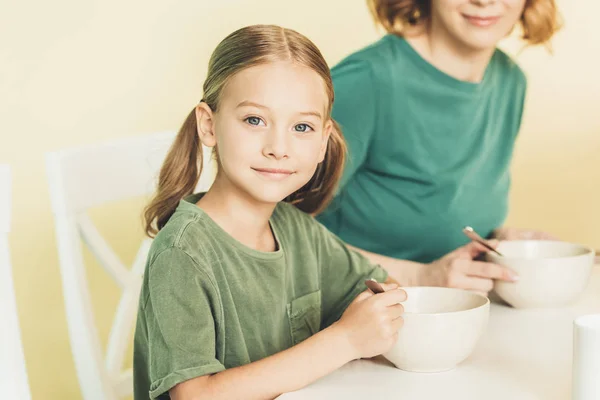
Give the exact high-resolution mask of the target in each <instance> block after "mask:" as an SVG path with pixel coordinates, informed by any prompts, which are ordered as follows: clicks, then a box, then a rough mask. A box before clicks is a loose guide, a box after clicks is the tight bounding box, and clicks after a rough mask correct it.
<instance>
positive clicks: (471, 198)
mask: <svg viewBox="0 0 600 400" xmlns="http://www.w3.org/2000/svg"><path fill="white" fill-rule="evenodd" d="M332 76H333V81H334V88H335V103H334V108H333V117H334V119H336V120H337V121H338V122H339V123H340V124H341V127H342V131H343V134H344V137H345V138H346V141H347V142H348V147H349V160H348V163H347V165H346V170H345V172H344V176H343V179H342V182H341V186H340V190H339V193H338V195H337V197H336V198H335V200H334V202H333V203H332V204H331V205H330V207H329V208H328V209H327V210H326V211H325V213H323V214H321V215H320V216H319V217H318V218H317V219H318V220H319V221H320V222H321V223H323V224H324V225H325V226H327V228H329V229H330V230H331V231H332V232H334V233H336V234H337V235H339V237H340V238H341V239H343V240H344V241H346V242H347V243H349V244H351V245H354V246H357V247H359V248H362V249H365V250H368V251H371V252H375V253H379V254H383V255H387V256H390V257H395V258H399V259H408V260H414V261H419V262H430V261H432V260H435V259H437V258H439V257H440V256H442V255H444V254H446V253H448V252H449V251H451V250H454V249H455V248H457V247H459V246H461V245H463V244H465V243H467V242H468V239H467V238H466V237H465V236H464V235H463V234H462V232H461V230H462V228H463V227H464V226H465V225H470V226H472V227H473V228H474V229H475V230H476V231H478V232H479V233H480V234H482V235H483V236H488V235H489V234H490V233H491V232H492V230H493V229H495V228H497V227H499V226H500V225H502V224H503V222H504V220H505V218H506V214H507V209H508V191H509V185H510V176H509V162H510V160H511V157H512V153H513V145H514V142H515V139H516V136H517V132H518V130H519V126H520V124H521V115H522V111H523V102H524V97H525V90H526V79H525V76H524V74H523V72H522V71H521V70H520V69H519V67H518V66H517V65H516V64H515V63H514V62H513V61H512V60H511V59H510V58H509V57H508V56H507V55H506V54H504V53H503V52H502V51H500V50H496V51H495V53H494V55H493V57H492V59H491V61H490V63H489V65H488V67H487V69H486V71H485V75H484V78H483V80H482V82H481V83H469V82H464V81H460V80H457V79H455V78H453V77H451V76H449V75H447V74H445V73H443V72H442V71H440V70H438V69H437V68H435V67H434V66H433V65H431V64H430V63H428V62H427V61H426V60H425V59H423V58H422V57H421V56H420V55H419V54H418V53H417V52H416V51H415V50H414V49H413V48H412V47H411V46H410V45H409V44H408V42H406V40H404V39H403V38H401V37H399V36H395V35H387V36H385V37H383V38H382V39H381V40H379V41H378V42H376V43H374V44H372V45H370V46H368V47H366V48H364V49H362V50H360V51H358V52H356V53H354V54H352V55H350V56H349V57H348V58H346V59H345V60H343V61H342V62H340V63H339V64H338V65H337V66H335V67H334V68H333V69H332Z"/></svg>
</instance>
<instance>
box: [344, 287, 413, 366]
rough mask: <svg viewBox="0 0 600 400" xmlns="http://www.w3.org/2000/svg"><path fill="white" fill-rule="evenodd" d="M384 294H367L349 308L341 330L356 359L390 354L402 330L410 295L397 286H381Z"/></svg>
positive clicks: (357, 298) (358, 297) (362, 295)
mask: <svg viewBox="0 0 600 400" xmlns="http://www.w3.org/2000/svg"><path fill="white" fill-rule="evenodd" d="M381 286H382V287H383V289H384V290H385V292H384V293H379V294H373V293H372V292H371V291H370V290H365V291H364V292H362V293H361V294H359V295H358V296H357V297H356V299H354V301H353V302H352V303H351V304H350V305H349V306H348V308H347V309H346V311H344V314H343V315H342V317H341V318H340V320H339V321H338V322H336V325H337V328H338V329H340V330H341V331H342V332H343V333H344V334H345V335H346V337H347V339H348V342H349V344H350V347H351V349H352V352H353V354H352V359H357V358H370V357H374V356H377V355H379V354H382V353H385V352H386V351H388V350H389V349H390V348H391V347H392V346H393V345H394V343H396V340H397V339H398V330H399V329H400V328H401V327H402V324H403V319H402V314H403V313H404V307H403V306H402V304H400V302H402V301H404V300H406V292H405V291H404V290H402V289H400V288H398V285H396V284H385V283H384V284H381Z"/></svg>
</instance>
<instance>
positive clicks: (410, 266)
mask: <svg viewBox="0 0 600 400" xmlns="http://www.w3.org/2000/svg"><path fill="white" fill-rule="evenodd" d="M347 246H348V247H349V248H350V249H352V250H354V251H357V252H359V253H360V254H362V255H363V256H365V257H367V258H368V259H369V261H371V263H373V264H377V265H381V267H382V268H383V269H385V270H386V271H387V273H388V274H389V276H388V281H387V282H388V283H397V284H398V285H400V286H419V285H421V282H420V279H419V277H420V275H421V274H422V270H423V268H424V267H425V265H424V264H421V263H418V262H414V261H408V260H399V259H397V258H392V257H387V256H382V255H381V254H376V253H371V252H370V251H366V250H363V249H359V248H358V247H354V246H350V245H347Z"/></svg>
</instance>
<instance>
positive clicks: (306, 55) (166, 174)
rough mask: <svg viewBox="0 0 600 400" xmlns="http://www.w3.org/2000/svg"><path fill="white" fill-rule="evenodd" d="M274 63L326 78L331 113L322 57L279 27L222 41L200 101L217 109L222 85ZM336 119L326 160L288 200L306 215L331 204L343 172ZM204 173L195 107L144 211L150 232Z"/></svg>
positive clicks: (257, 29)
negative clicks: (297, 66) (302, 68)
mask: <svg viewBox="0 0 600 400" xmlns="http://www.w3.org/2000/svg"><path fill="white" fill-rule="evenodd" d="M275 61H292V62H295V63H298V64H300V65H303V66H306V67H308V68H311V69H312V70H314V71H315V72H317V73H318V74H319V75H320V76H321V77H322V78H323V81H324V82H325V87H326V92H327V96H328V98H329V108H328V111H327V113H328V115H329V114H330V112H331V107H332V105H333V97H334V95H333V83H332V81H331V75H330V72H329V67H328V65H327V62H326V61H325V59H324V58H323V55H322V54H321V52H320V51H319V49H318V48H317V47H316V46H315V45H314V44H313V43H312V42H311V41H310V40H309V39H308V38H306V37H305V36H303V35H301V34H300V33H298V32H296V31H293V30H290V29H285V28H281V27H278V26H275V25H253V26H248V27H245V28H242V29H239V30H237V31H235V32H233V33H232V34H230V35H229V36H227V37H226V38H225V39H224V40H223V41H222V42H221V43H219V45H218V46H217V48H216V49H215V51H214V52H213V54H212V56H211V58H210V61H209V63H208V75H207V78H206V81H205V82H204V88H203V89H204V97H203V99H202V102H205V103H206V104H207V105H208V106H209V107H210V108H211V110H212V111H213V112H216V111H217V110H218V109H219V101H220V96H221V92H222V90H223V87H224V86H225V85H226V83H227V81H228V80H229V79H230V78H231V77H232V76H233V75H235V74H236V73H238V72H240V71H242V70H244V69H246V68H249V67H252V66H256V65H260V64H265V63H269V62H275ZM332 122H333V125H334V129H333V131H332V133H331V135H330V137H329V141H328V143H327V152H326V154H325V159H324V160H323V162H321V163H320V164H319V166H318V167H317V170H316V171H315V174H314V175H313V177H312V178H311V179H310V181H309V182H308V183H306V185H304V186H303V187H302V188H300V189H299V190H297V191H296V192H294V193H292V194H290V195H289V196H288V197H287V198H285V199H284V201H286V202H289V203H292V204H294V205H296V207H298V208H299V209H300V210H302V211H305V212H307V213H311V214H316V213H318V212H320V211H322V210H323V209H324V208H325V207H326V206H327V204H328V203H329V202H330V201H331V199H332V198H333V195H334V193H335V190H336V186H337V183H338V181H339V179H340V177H341V175H342V170H343V166H344V162H345V157H346V144H345V142H344V139H343V137H342V134H341V130H340V128H339V126H338V124H337V123H336V122H335V121H332ZM201 172H202V145H201V142H200V139H199V137H198V133H197V126H196V115H195V109H194V110H192V111H191V112H190V114H189V115H188V116H187V118H186V120H185V122H184V123H183V126H182V127H181V129H180V130H179V133H178V134H177V136H176V138H175V141H174V143H173V144H172V146H171V148H170V150H169V152H168V154H167V156H166V158H165V161H164V163H163V165H162V168H161V170H160V175H159V180H158V190H157V193H156V195H155V196H154V198H153V199H152V201H151V202H150V204H149V205H148V206H147V207H146V209H145V210H144V219H145V223H146V233H147V234H148V236H150V237H152V236H154V235H156V233H157V232H158V231H159V230H160V229H162V227H163V226H165V224H166V223H167V221H168V220H169V218H170V217H171V215H173V212H174V211H175V208H176V207H177V205H178V203H179V201H180V200H181V199H183V198H184V197H185V196H187V195H189V194H191V193H192V192H193V190H194V188H195V187H196V184H197V183H198V180H199V178H200V173H201ZM154 222H156V227H155V226H154Z"/></svg>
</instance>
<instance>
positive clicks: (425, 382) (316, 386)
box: [279, 265, 600, 400]
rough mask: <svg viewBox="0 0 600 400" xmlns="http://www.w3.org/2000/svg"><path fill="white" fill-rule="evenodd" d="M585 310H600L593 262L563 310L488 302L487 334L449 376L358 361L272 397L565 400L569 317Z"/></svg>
mask: <svg viewBox="0 0 600 400" xmlns="http://www.w3.org/2000/svg"><path fill="white" fill-rule="evenodd" d="M592 313H600V265H596V266H595V267H594V271H593V273H592V277H591V279H590V282H589V285H588V287H587V289H586V291H585V292H584V293H583V294H582V296H581V297H580V298H579V300H578V301H577V302H575V303H574V304H573V305H572V306H570V307H566V308H561V309H548V310H518V309H513V308H510V307H507V306H505V305H502V304H492V307H491V310H490V320H489V324H488V328H487V331H486V333H485V334H484V335H483V336H482V338H481V339H480V341H479V343H478V345H477V347H476V349H475V351H474V352H473V354H472V355H471V356H470V357H469V359H467V360H466V361H464V362H463V363H461V364H460V365H459V366H458V367H457V368H456V369H454V370H452V371H449V372H443V373H435V374H422V373H411V372H405V371H401V370H399V369H396V368H395V367H393V365H392V364H391V363H389V362H388V361H387V360H385V359H384V358H383V357H376V358H374V359H370V360H357V361H353V362H350V363H348V364H346V365H345V366H343V367H342V368H340V369H339V370H337V371H335V372H334V373H332V374H330V375H328V376H326V377H324V378H321V379H320V380H318V381H317V382H315V383H313V384H312V385H309V386H308V387H306V388H304V389H302V390H299V391H296V392H293V393H287V394H284V395H283V396H280V397H279V399H282V400H296V399H310V400H318V399H343V400H352V399H356V400H365V399H410V400H413V399H414V400H427V399H444V400H450V399H460V400H471V399H473V400H493V399H502V400H534V399H535V400H538V399H539V400H568V399H570V398H571V364H572V361H571V357H572V346H573V343H572V337H573V319H574V318H576V317H578V316H580V315H584V314H592ZM598 379H600V377H598Z"/></svg>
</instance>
